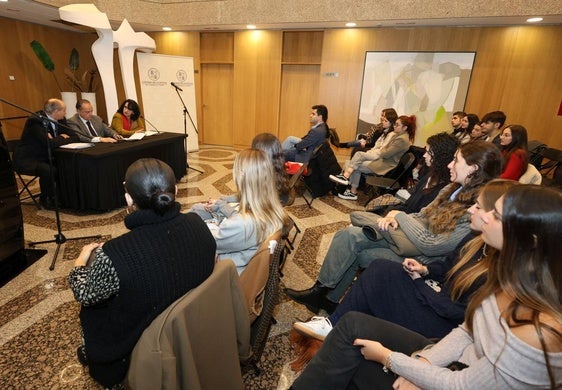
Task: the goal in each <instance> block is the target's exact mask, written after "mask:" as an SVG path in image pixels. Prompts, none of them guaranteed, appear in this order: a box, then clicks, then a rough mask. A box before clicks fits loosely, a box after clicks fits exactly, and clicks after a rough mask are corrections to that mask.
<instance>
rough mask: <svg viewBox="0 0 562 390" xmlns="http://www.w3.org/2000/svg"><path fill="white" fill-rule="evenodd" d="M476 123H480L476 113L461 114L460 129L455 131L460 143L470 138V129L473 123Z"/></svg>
mask: <svg viewBox="0 0 562 390" xmlns="http://www.w3.org/2000/svg"><path fill="white" fill-rule="evenodd" d="M478 123H480V119H479V118H478V115H476V114H466V115H465V116H463V118H462V119H461V127H460V130H459V131H458V132H456V133H455V135H456V137H457V138H458V140H459V142H460V143H461V144H465V143H467V142H469V141H470V140H471V138H470V134H471V133H472V129H473V128H474V125H476V124H478Z"/></svg>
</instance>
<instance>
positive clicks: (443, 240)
mask: <svg viewBox="0 0 562 390" xmlns="http://www.w3.org/2000/svg"><path fill="white" fill-rule="evenodd" d="M449 169H450V170H451V181H452V183H451V184H449V185H447V186H446V187H444V188H443V190H441V192H440V193H439V195H438V196H437V197H436V198H435V200H434V201H433V202H431V203H430V204H429V205H428V206H427V207H425V208H423V209H422V210H421V211H420V212H419V213H414V214H406V213H404V212H401V211H398V212H393V211H391V212H390V213H388V214H387V216H386V217H384V218H383V217H380V216H378V215H376V214H373V213H368V212H362V213H357V215H356V216H355V221H354V224H355V225H357V226H350V227H347V228H345V229H343V230H340V231H339V232H337V233H336V234H335V236H334V238H333V240H332V243H331V244H330V247H329V249H328V252H327V253H326V257H325V258H324V262H323V264H322V267H321V269H320V274H319V275H318V280H317V281H316V283H315V284H314V286H312V287H311V288H309V289H306V290H303V291H296V290H293V289H286V290H285V293H286V294H287V295H288V296H289V297H290V298H291V299H293V300H295V301H296V302H299V303H301V304H304V305H306V306H307V307H308V308H309V309H310V310H311V311H313V312H316V313H317V312H318V311H319V309H321V308H322V309H325V310H326V311H327V312H332V311H333V309H334V307H335V305H336V304H337V302H339V300H340V299H341V297H342V296H343V295H344V293H345V292H346V290H347V289H348V287H349V286H350V285H351V283H352V282H353V279H354V278H355V275H356V273H357V271H358V270H359V269H361V268H367V266H368V265H369V264H370V263H371V261H372V260H373V259H375V258H386V259H389V260H394V261H398V262H400V263H401V262H402V261H403V259H404V257H416V256H426V257H431V258H433V259H432V260H443V257H444V256H446V255H447V254H449V253H450V252H451V251H452V250H453V249H455V247H456V246H457V245H458V243H459V242H460V241H461V239H462V238H463V237H464V236H466V234H467V233H468V232H469V231H470V228H469V224H470V222H469V217H468V216H469V215H468V208H469V207H470V206H472V204H474V202H475V201H476V197H477V195H478V193H479V191H480V189H481V188H482V186H483V185H484V184H486V183H487V182H488V181H490V180H491V179H494V178H496V177H498V176H499V174H500V171H501V154H500V152H499V150H498V149H497V148H496V147H494V146H492V145H491V144H490V143H487V142H483V141H480V142H469V143H466V144H464V145H461V146H460V147H459V149H458V151H457V153H456V154H455V158H454V160H453V161H452V162H451V163H450V164H449ZM359 226H363V227H362V228H361V227H359Z"/></svg>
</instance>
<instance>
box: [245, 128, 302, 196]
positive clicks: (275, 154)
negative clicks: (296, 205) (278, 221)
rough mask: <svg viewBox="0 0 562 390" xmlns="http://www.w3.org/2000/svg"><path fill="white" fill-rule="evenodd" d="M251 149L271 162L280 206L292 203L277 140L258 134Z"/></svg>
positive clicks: (266, 134) (283, 160)
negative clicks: (265, 155)
mask: <svg viewBox="0 0 562 390" xmlns="http://www.w3.org/2000/svg"><path fill="white" fill-rule="evenodd" d="M252 149H257V150H262V151H264V152H265V154H267V156H268V157H269V159H270V160H271V163H272V164H273V170H274V171H275V187H276V188H277V193H278V194H279V201H281V204H282V205H283V206H288V205H290V204H291V203H293V201H294V196H291V189H290V188H289V178H288V177H287V172H286V171H285V154H284V153H283V149H282V148H281V142H279V139H278V138H277V137H276V136H274V135H273V134H271V133H260V134H258V135H256V136H255V137H254V139H253V140H252Z"/></svg>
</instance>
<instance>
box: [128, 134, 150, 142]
mask: <svg viewBox="0 0 562 390" xmlns="http://www.w3.org/2000/svg"><path fill="white" fill-rule="evenodd" d="M145 135H146V134H144V133H134V134H133V135H132V136H130V137H129V138H124V139H125V141H138V140H139V139H143V138H144V136H145Z"/></svg>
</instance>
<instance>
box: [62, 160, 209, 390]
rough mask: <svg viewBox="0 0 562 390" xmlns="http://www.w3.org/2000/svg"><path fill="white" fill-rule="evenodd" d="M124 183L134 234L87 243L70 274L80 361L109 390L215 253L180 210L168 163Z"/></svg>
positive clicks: (151, 163) (140, 168) (135, 170)
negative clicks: (160, 317)
mask: <svg viewBox="0 0 562 390" xmlns="http://www.w3.org/2000/svg"><path fill="white" fill-rule="evenodd" d="M124 186H125V198H126V200H127V204H128V205H129V208H131V209H133V210H134V211H133V212H132V213H131V214H129V215H127V216H126V217H125V225H126V226H127V228H128V229H130V232H128V233H126V234H124V235H122V236H120V237H116V238H114V239H112V240H109V241H107V242H106V243H104V244H100V243H92V244H88V245H85V246H84V247H83V248H82V251H81V252H80V255H79V256H78V258H77V259H76V260H75V262H74V265H75V267H74V268H73V269H72V270H71V271H70V275H69V281H70V288H71V289H72V292H73V293H74V297H75V299H76V300H77V301H78V302H79V303H80V304H81V310H80V322H81V324H82V334H83V345H82V346H81V347H79V348H78V359H79V360H80V362H81V363H82V364H87V365H88V366H89V372H90V375H91V376H92V377H93V378H94V379H95V380H96V381H98V382H99V383H101V384H102V385H104V386H106V387H111V386H114V385H118V384H120V383H121V382H122V381H123V379H124V378H125V375H126V373H127V369H128V366H129V362H130V354H131V352H132V350H133V348H134V347H135V344H136V343H137V341H138V339H139V338H140V336H141V334H142V332H143V331H144V330H145V328H146V327H148V326H149V325H150V323H151V322H152V320H153V319H154V318H156V317H157V316H158V315H159V314H160V313H161V312H162V311H163V310H164V309H166V308H167V307H168V306H169V305H170V304H171V303H172V302H174V301H175V300H177V299H178V298H179V297H181V296H182V295H184V294H185V293H186V292H188V291H189V290H191V289H192V288H194V287H197V286H198V285H199V284H201V283H202V282H203V281H204V280H205V279H207V277H208V276H209V275H210V274H211V272H212V271H213V267H214V259H215V248H216V244H215V242H214V240H213V236H212V235H211V233H210V232H209V230H208V229H207V228H206V226H205V224H204V223H203V221H201V218H199V217H198V216H197V215H195V214H192V213H188V214H182V213H180V209H181V205H180V204H179V203H177V202H176V201H175V195H176V193H177V187H176V178H175V175H174V172H173V171H172V169H171V168H170V167H169V166H168V165H166V164H165V163H163V162H162V161H160V160H156V159H152V158H147V159H140V160H137V161H136V162H134V163H133V164H131V166H130V167H129V168H128V169H127V173H126V174H125V181H124ZM91 256H93V257H94V259H93V262H92V263H91V264H89V259H90V257H91Z"/></svg>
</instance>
